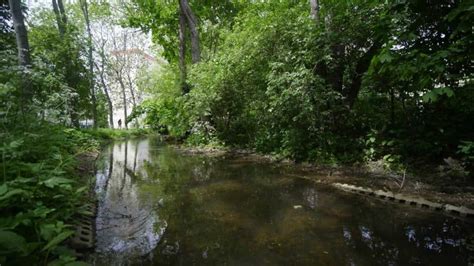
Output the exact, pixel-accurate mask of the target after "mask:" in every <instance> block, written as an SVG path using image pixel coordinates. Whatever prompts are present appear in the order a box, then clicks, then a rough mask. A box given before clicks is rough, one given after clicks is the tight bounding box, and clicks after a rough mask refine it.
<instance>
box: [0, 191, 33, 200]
mask: <svg viewBox="0 0 474 266" xmlns="http://www.w3.org/2000/svg"><path fill="white" fill-rule="evenodd" d="M26 192H27V191H26V190H23V189H19V188H16V189H12V190H10V191H8V192H7V193H6V194H4V195H3V196H1V197H0V201H3V200H6V199H8V198H11V197H13V196H15V195H19V194H26Z"/></svg>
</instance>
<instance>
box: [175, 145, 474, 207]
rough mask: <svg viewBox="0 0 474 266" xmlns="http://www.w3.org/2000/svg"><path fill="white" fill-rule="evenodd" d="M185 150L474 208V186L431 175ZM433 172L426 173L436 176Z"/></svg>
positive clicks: (227, 151) (232, 151) (206, 149)
mask: <svg viewBox="0 0 474 266" xmlns="http://www.w3.org/2000/svg"><path fill="white" fill-rule="evenodd" d="M175 148H177V149H179V150H180V151H182V152H183V153H186V154H190V155H204V156H212V157H239V158H240V159H244V160H249V161H261V162H266V163H271V164H276V165H279V166H282V167H287V168H290V169H291V170H292V171H291V172H293V173H292V174H290V175H293V176H294V177H296V178H304V179H310V180H313V181H315V182H318V183H324V184H329V185H335V184H347V185H350V186H357V187H364V188H367V189H370V190H373V191H376V190H380V191H387V192H391V193H397V194H402V195H404V196H405V197H407V198H419V199H424V200H426V201H430V202H434V203H439V204H449V205H453V206H458V207H466V208H469V209H471V210H474V193H473V192H474V187H473V186H472V184H471V185H470V184H468V185H466V184H462V185H460V184H459V183H456V182H451V183H450V182H449V180H448V181H445V182H438V185H430V184H428V183H427V182H426V179H427V178H428V177H426V176H416V175H413V174H410V173H406V174H405V176H396V175H394V174H392V173H390V172H382V171H377V170H373V169H371V168H370V167H367V166H363V165H359V166H337V167H334V166H323V165H317V164H312V163H295V162H294V161H291V160H288V159H281V158H278V157H276V156H271V155H265V154H259V153H256V152H255V151H252V150H244V149H231V148H224V147H223V148H219V147H191V146H185V145H175ZM435 174H436V173H434V172H433V173H430V174H427V175H431V176H433V175H435Z"/></svg>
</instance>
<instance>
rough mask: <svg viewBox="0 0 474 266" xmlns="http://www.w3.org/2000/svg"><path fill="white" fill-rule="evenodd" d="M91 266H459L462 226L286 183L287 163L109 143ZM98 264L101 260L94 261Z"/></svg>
mask: <svg viewBox="0 0 474 266" xmlns="http://www.w3.org/2000/svg"><path fill="white" fill-rule="evenodd" d="M104 160H105V161H106V162H107V163H105V164H104V166H103V167H101V169H100V171H99V173H98V175H97V187H96V191H97V193H98V194H99V198H100V203H99V216H98V218H97V233H98V239H97V253H98V255H97V256H98V257H99V258H107V260H102V261H101V260H97V261H96V265H103V264H107V265H110V264H137V265H140V264H147V265H223V264H224V265H416V264H424V265H446V264H453V265H454V264H456V265H466V264H467V260H468V258H469V254H470V251H469V250H468V249H467V246H468V245H467V243H466V239H467V238H468V236H469V235H472V224H469V223H468V222H467V221H460V220H455V219H448V218H446V217H442V216H439V214H438V215H433V214H431V213H429V212H423V211H420V210H416V209H407V208H404V207H396V205H387V204H385V203H381V202H378V201H375V200H372V199H365V198H362V197H357V196H354V195H349V194H344V193H339V192H338V191H334V190H332V189H331V188H329V187H323V186H316V185H314V184H313V183H311V182H309V181H307V180H301V179H295V178H293V177H291V176H292V174H293V172H294V171H296V170H295V169H291V168H280V167H276V166H274V165H270V164H265V163H259V162H255V161H251V160H246V159H245V158H242V157H236V158H205V157H201V156H187V155H184V154H181V153H179V152H178V151H176V150H174V149H173V148H170V147H167V146H163V145H162V144H160V143H159V142H158V141H156V140H155V139H147V140H143V141H128V142H122V143H117V144H115V145H112V146H111V147H110V149H109V150H108V152H106V153H105V154H104ZM104 261H105V262H106V263H104Z"/></svg>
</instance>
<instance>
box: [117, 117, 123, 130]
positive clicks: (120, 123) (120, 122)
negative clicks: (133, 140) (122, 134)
mask: <svg viewBox="0 0 474 266" xmlns="http://www.w3.org/2000/svg"><path fill="white" fill-rule="evenodd" d="M117 123H118V126H119V128H122V119H119V120H118V122H117Z"/></svg>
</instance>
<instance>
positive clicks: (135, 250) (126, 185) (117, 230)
mask: <svg viewBox="0 0 474 266" xmlns="http://www.w3.org/2000/svg"><path fill="white" fill-rule="evenodd" d="M129 149H130V150H133V151H134V153H133V154H129ZM138 149H139V147H138V145H137V142H131V141H125V142H123V143H119V144H115V145H113V146H112V147H111V149H110V150H109V151H108V152H109V156H108V159H109V160H108V167H104V169H105V168H108V171H107V172H108V173H107V175H106V176H107V178H106V180H103V179H104V175H101V176H100V178H98V179H97V180H98V181H97V189H96V190H97V191H99V192H100V194H99V210H98V217H97V245H96V246H97V251H99V252H100V253H104V254H107V253H115V254H120V257H123V256H125V257H126V256H132V257H133V256H141V255H144V254H147V253H149V252H150V251H151V250H152V249H153V248H154V247H155V246H156V245H157V243H158V240H159V238H160V235H161V234H162V231H161V230H158V231H156V230H155V228H154V227H155V223H156V221H157V220H156V217H157V216H156V213H155V212H154V210H153V206H152V204H150V202H147V201H141V200H140V198H139V196H140V195H139V189H138V187H137V183H136V180H134V178H135V176H132V175H130V174H129V173H130V172H132V173H133V171H132V170H131V169H133V168H134V167H137V166H138V165H140V164H141V163H140V162H138V159H141V160H145V159H147V158H145V156H142V158H138V157H139V156H138ZM144 154H147V153H144ZM129 157H132V158H131V159H132V160H130V158H129ZM99 179H100V181H99Z"/></svg>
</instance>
